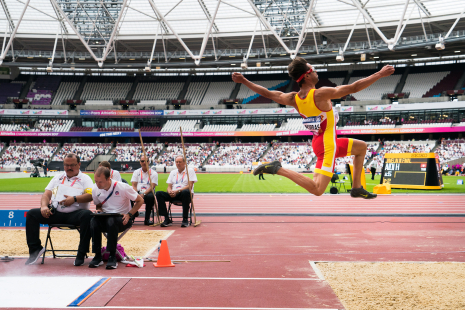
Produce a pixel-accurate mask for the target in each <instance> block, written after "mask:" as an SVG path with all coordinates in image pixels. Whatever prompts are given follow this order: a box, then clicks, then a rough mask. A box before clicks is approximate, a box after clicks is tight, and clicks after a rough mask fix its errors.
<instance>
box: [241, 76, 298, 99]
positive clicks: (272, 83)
mask: <svg viewBox="0 0 465 310" xmlns="http://www.w3.org/2000/svg"><path fill="white" fill-rule="evenodd" d="M253 82H254V83H255V84H258V85H260V86H263V87H265V88H267V89H270V90H275V89H277V88H279V87H282V85H280V84H282V83H285V82H289V81H288V80H266V81H263V80H262V81H253ZM278 85H279V86H278ZM277 86H278V87H277ZM257 97H258V95H257V94H256V93H255V92H253V91H252V90H250V89H249V88H248V87H246V86H244V85H241V88H240V89H239V93H238V94H237V96H236V98H237V99H244V100H243V101H242V103H243V104H246V103H248V102H250V101H252V100H253V99H256V98H257ZM270 102H271V100H270Z"/></svg>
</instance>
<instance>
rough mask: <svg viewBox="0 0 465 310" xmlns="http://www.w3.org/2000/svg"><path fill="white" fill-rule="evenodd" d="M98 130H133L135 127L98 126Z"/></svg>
mask: <svg viewBox="0 0 465 310" xmlns="http://www.w3.org/2000/svg"><path fill="white" fill-rule="evenodd" d="M97 131H124V132H131V131H134V128H131V127H116V126H115V127H107V128H98V129H97Z"/></svg>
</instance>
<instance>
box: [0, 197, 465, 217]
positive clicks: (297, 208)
mask: <svg viewBox="0 0 465 310" xmlns="http://www.w3.org/2000/svg"><path fill="white" fill-rule="evenodd" d="M40 197H41V194H0V209H1V210H17V209H25V210H28V209H31V208H36V207H39V206H40ZM194 206H195V211H196V213H197V214H199V215H200V214H202V213H205V214H209V215H222V214H223V215H226V214H283V213H284V214H308V213H329V214H339V213H344V214H359V213H367V214H370V213H371V214H373V213H382V214H385V213H389V214H405V213H408V214H420V213H428V214H430V213H434V214H436V213H441V214H465V195H441V194H440V195H434V194H431V195H386V196H381V195H380V196H379V197H378V198H376V199H374V200H364V199H354V198H351V197H350V196H349V195H323V196H321V197H316V196H313V195H310V194H303V195H301V194H289V195H287V194H250V195H241V194H195V196H194ZM92 208H94V206H93V205H92Z"/></svg>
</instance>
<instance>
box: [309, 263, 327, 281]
mask: <svg viewBox="0 0 465 310" xmlns="http://www.w3.org/2000/svg"><path fill="white" fill-rule="evenodd" d="M309 263H310V266H311V267H312V269H313V271H315V274H316V275H317V276H318V278H319V279H320V280H323V281H325V280H326V279H325V277H324V275H323V273H322V272H321V270H320V269H319V268H318V267H317V266H316V264H315V262H312V261H309Z"/></svg>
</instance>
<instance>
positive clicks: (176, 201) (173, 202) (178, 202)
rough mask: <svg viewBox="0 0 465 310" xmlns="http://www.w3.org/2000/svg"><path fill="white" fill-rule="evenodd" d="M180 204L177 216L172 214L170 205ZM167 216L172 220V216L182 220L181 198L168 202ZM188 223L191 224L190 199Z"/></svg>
mask: <svg viewBox="0 0 465 310" xmlns="http://www.w3.org/2000/svg"><path fill="white" fill-rule="evenodd" d="M192 199H194V194H192ZM172 205H175V206H180V207H181V215H179V216H173V215H172V213H171V206H172ZM168 216H169V218H170V220H171V221H173V218H180V219H181V221H182V201H181V200H173V201H170V202H169V206H168ZM189 225H192V201H191V202H190V203H189Z"/></svg>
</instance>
